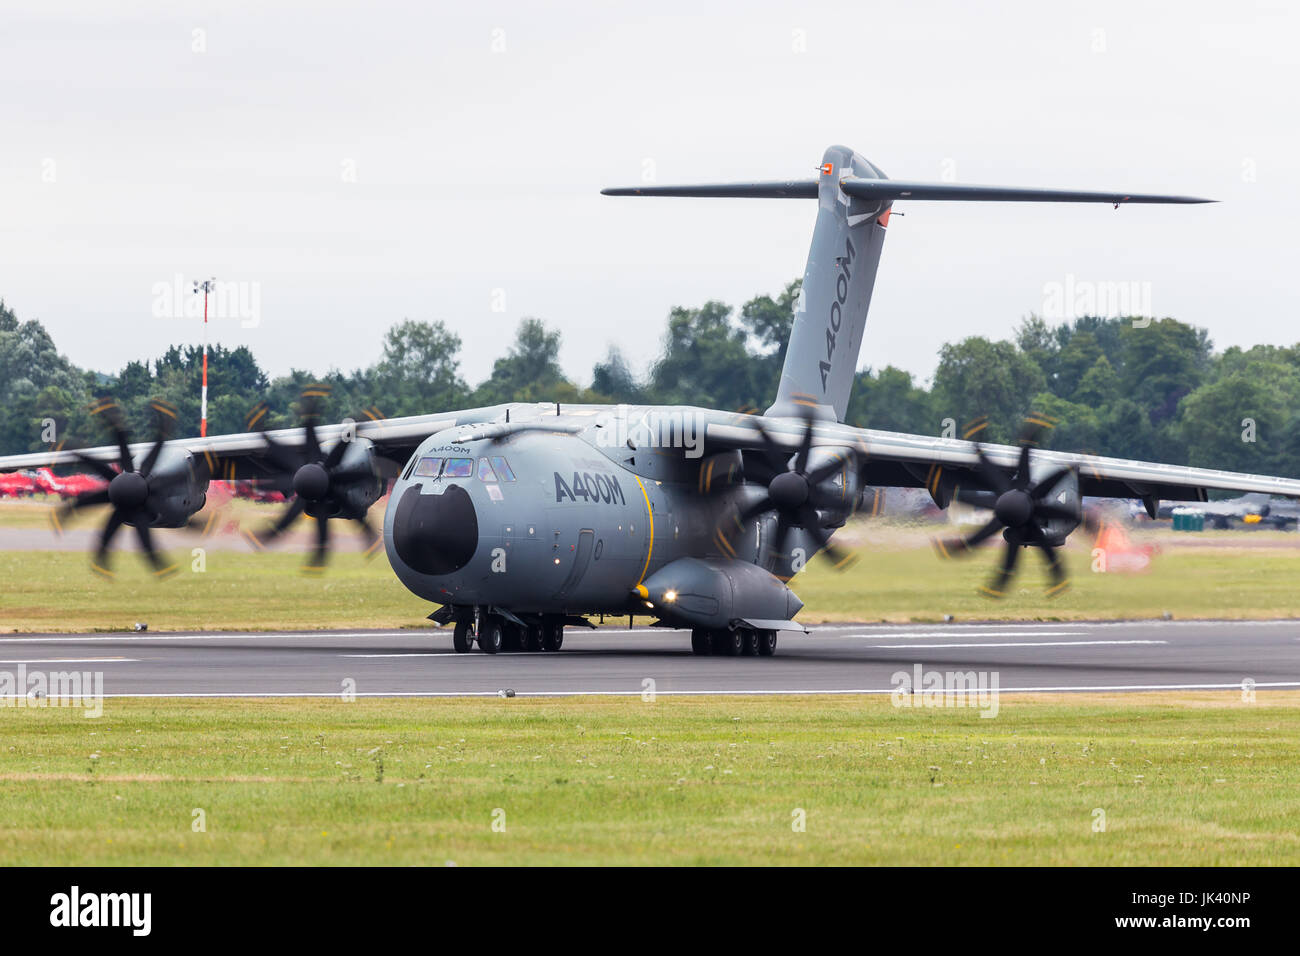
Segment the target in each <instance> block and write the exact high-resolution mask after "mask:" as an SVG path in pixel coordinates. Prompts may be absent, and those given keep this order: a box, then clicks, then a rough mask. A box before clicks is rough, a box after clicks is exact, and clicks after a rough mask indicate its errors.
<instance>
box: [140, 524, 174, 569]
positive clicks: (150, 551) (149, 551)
mask: <svg viewBox="0 0 1300 956" xmlns="http://www.w3.org/2000/svg"><path fill="white" fill-rule="evenodd" d="M135 536H136V538H138V539H139V541H140V551H141V553H143V555H144V558H145V560H146V561H148V562H149V565H150V566H151V567H152V568H153V572H154V574H156V575H157V576H158V577H167V576H169V575H172V574H175V573H176V566H175V565H174V564H173V565H167V564H166V563H165V562H164V561H163V559H162V557H161V556H160V555H159V554H158V550H157V549H156V548H155V547H154V546H153V534H152V533H151V532H150V531H149V526H148V525H147V524H144V523H141V524H138V525H136V526H135Z"/></svg>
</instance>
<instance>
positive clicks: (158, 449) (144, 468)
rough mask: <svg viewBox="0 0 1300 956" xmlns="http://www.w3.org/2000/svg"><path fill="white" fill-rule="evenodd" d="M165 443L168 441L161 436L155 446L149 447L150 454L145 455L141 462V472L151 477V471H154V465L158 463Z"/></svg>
mask: <svg viewBox="0 0 1300 956" xmlns="http://www.w3.org/2000/svg"><path fill="white" fill-rule="evenodd" d="M165 444H167V442H166V441H165V440H164V439H163V438H162V437H161V436H159V438H158V440H157V441H155V442H154V443H153V447H152V448H150V449H149V454H147V455H145V456H144V461H142V462H140V474H142V475H144V476H145V477H146V478H148V477H149V473H150V472H152V471H153V466H154V465H156V464H158V456H159V455H160V454H162V450H163V445H165Z"/></svg>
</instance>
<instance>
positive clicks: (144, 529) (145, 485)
mask: <svg viewBox="0 0 1300 956" xmlns="http://www.w3.org/2000/svg"><path fill="white" fill-rule="evenodd" d="M150 407H151V408H152V409H153V410H154V412H155V415H156V418H157V423H158V424H157V429H156V435H157V437H156V439H155V440H154V443H153V447H151V448H150V449H149V452H148V453H147V454H146V455H145V457H144V460H143V461H141V462H140V467H139V469H138V470H137V469H136V467H135V465H134V463H133V462H132V460H131V451H130V448H129V446H130V444H131V437H130V435H129V434H128V432H127V430H126V425H125V424H124V422H123V418H122V410H121V408H119V407H118V404H117V402H115V401H113V400H112V399H111V398H104V399H101V400H100V401H99V402H98V403H97V404H96V405H95V406H94V407H93V408H92V409H91V414H92V415H103V416H105V419H104V420H105V421H107V422H108V426H109V429H110V430H111V431H112V433H113V437H114V439H115V440H116V441H117V449H118V458H117V462H116V464H117V470H116V471H115V470H114V469H113V468H111V467H110V466H109V465H108V464H107V463H105V462H103V461H101V460H100V459H98V458H91V457H90V456H89V455H84V454H82V453H81V452H77V453H76V456H77V458H78V459H79V460H80V461H81V462H82V463H83V464H85V465H86V466H87V467H89V468H90V469H91V471H93V472H94V473H95V474H97V475H98V476H99V477H100V478H103V479H104V480H105V481H106V482H108V486H107V487H105V488H100V489H98V490H93V491H83V492H81V493H80V494H78V495H77V496H76V497H75V498H73V499H72V500H71V501H68V502H67V503H66V504H63V505H60V506H59V508H58V509H56V510H55V511H54V512H52V513H51V515H50V520H51V523H52V524H53V525H54V528H55V530H56V531H58V532H62V530H63V522H64V521H66V520H67V519H68V518H70V517H71V516H72V515H73V514H74V513H75V512H78V511H81V510H82V509H84V508H93V507H96V506H98V505H109V506H111V509H112V510H111V511H110V512H109V514H108V520H107V521H105V522H104V526H103V529H102V530H101V531H100V533H99V546H98V547H97V548H96V549H95V556H94V558H93V559H91V562H90V566H91V568H92V569H93V570H94V571H95V572H96V573H97V574H99V575H101V576H103V577H106V578H111V577H113V572H112V570H111V569H110V567H109V565H110V563H111V562H110V559H109V550H108V549H109V545H110V544H112V542H113V538H114V537H115V536H116V535H117V532H118V531H119V530H120V529H121V527H122V525H124V524H129V525H132V526H133V527H134V528H135V534H136V538H138V539H139V542H140V551H141V553H142V554H143V555H144V558H145V560H146V561H148V562H149V564H150V566H151V567H152V568H153V570H154V574H155V575H157V576H158V577H168V576H170V575H172V574H174V573H175V572H176V565H174V564H170V565H169V564H167V563H166V562H164V561H163V559H162V557H161V556H160V555H159V554H158V551H157V549H156V548H154V545H153V536H152V535H151V534H150V531H149V525H150V523H151V522H152V520H153V518H154V515H153V513H152V512H151V511H150V510H149V508H148V504H149V496H150V494H151V492H153V491H156V490H158V489H159V488H161V487H164V486H166V485H167V484H168V483H169V482H170V481H171V480H174V479H175V477H176V476H175V475H174V474H168V473H158V474H155V473H154V467H155V466H156V465H157V464H158V456H159V455H161V454H162V450H163V448H164V446H165V445H166V444H167V437H168V436H169V435H170V434H171V426H172V424H173V423H174V422H175V421H176V409H174V408H172V407H171V406H170V405H168V404H167V403H166V402H162V401H159V400H157V399H155V400H154V401H152V402H150Z"/></svg>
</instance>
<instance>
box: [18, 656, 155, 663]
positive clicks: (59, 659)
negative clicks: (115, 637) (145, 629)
mask: <svg viewBox="0 0 1300 956" xmlns="http://www.w3.org/2000/svg"><path fill="white" fill-rule="evenodd" d="M138 663H140V661H139V659H138V658H134V657H31V658H27V659H25V660H12V661H0V664H138Z"/></svg>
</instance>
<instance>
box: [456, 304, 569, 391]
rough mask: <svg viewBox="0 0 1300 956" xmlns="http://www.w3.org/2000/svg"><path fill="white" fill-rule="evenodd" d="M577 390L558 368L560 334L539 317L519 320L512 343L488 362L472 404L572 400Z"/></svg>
mask: <svg viewBox="0 0 1300 956" xmlns="http://www.w3.org/2000/svg"><path fill="white" fill-rule="evenodd" d="M576 394H577V390H576V388H575V386H574V385H573V383H572V382H570V381H569V380H568V379H566V378H565V377H564V372H563V371H561V369H560V333H559V332H556V331H552V330H550V329H548V328H547V327H546V326H545V324H543V323H542V321H541V320H540V319H524V320H523V321H522V322H520V323H519V329H518V331H517V332H516V334H515V342H514V345H512V346H511V347H510V351H509V352H508V353H507V354H506V355H505V356H504V357H503V358H499V359H497V360H496V362H495V363H493V365H492V374H491V376H490V377H489V378H488V379H487V381H485V382H483V384H481V385H480V386H479V387H478V388H477V389H476V390H475V392H474V395H473V397H472V398H471V400H470V404H472V405H496V404H498V403H501V402H546V401H563V400H566V399H567V400H570V401H572V400H574V396H576Z"/></svg>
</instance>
